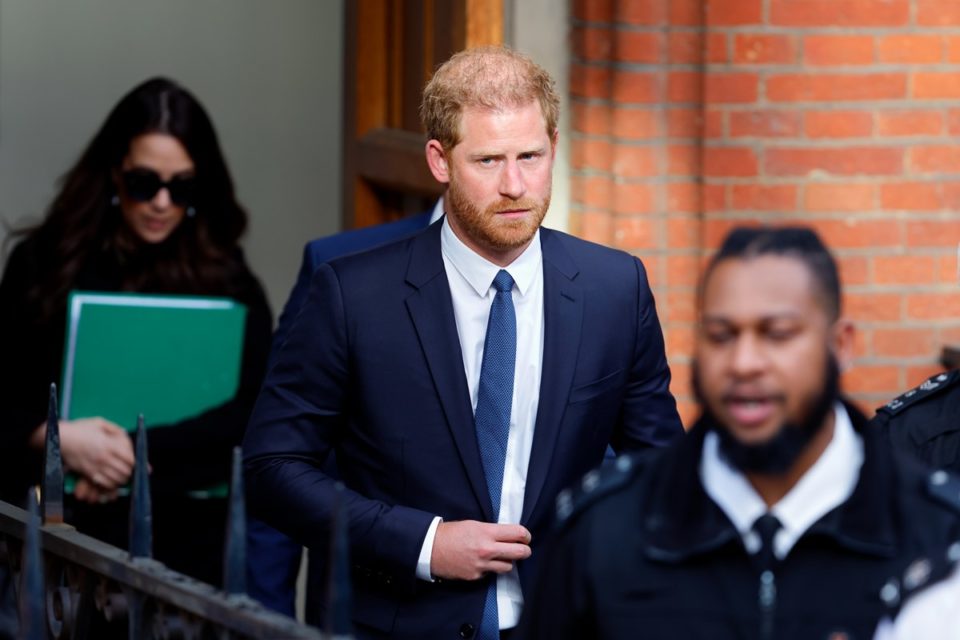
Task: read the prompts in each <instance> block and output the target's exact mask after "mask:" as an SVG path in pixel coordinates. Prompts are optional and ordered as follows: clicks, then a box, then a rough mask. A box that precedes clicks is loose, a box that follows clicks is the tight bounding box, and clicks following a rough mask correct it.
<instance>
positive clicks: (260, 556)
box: [247, 212, 431, 624]
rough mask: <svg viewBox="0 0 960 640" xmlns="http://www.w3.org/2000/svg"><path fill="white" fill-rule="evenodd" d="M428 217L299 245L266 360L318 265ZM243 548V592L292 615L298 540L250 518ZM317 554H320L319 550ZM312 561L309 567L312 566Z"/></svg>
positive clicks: (311, 619)
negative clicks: (295, 268)
mask: <svg viewBox="0 0 960 640" xmlns="http://www.w3.org/2000/svg"><path fill="white" fill-rule="evenodd" d="M430 216H431V212H427V213H423V214H420V215H416V216H410V217H407V218H403V219H401V220H397V221H395V222H387V223H384V224H378V225H376V226H373V227H364V228H362V229H351V230H350V231H343V232H341V233H336V234H334V235H331V236H327V237H325V238H318V239H316V240H311V241H310V242H308V243H307V244H306V246H305V247H304V248H303V260H302V262H301V263H300V272H299V273H298V274H297V281H296V284H295V285H294V287H293V290H292V291H291V292H290V297H289V298H287V303H286V304H285V305H284V307H283V312H282V313H281V314H280V320H279V322H278V323H277V329H276V331H275V332H274V334H273V351H272V353H271V359H272V358H273V357H274V355H275V354H276V353H277V351H278V350H279V348H280V345H281V344H283V341H284V340H285V339H286V336H287V333H288V332H289V331H290V325H292V324H293V320H294V318H296V317H297V314H298V313H299V311H300V307H301V306H302V305H303V301H304V299H305V298H306V297H307V291H308V290H309V289H310V279H311V278H312V277H313V272H314V271H316V269H317V267H318V266H320V265H321V264H323V263H324V262H326V261H328V260H331V259H333V258H338V257H340V256H344V255H348V254H351V253H356V252H358V251H364V250H366V249H372V248H373V247H376V246H379V245H381V244H384V243H387V242H391V241H393V240H398V239H400V238H403V237H406V236H409V235H411V234H413V233H416V232H418V231H422V230H423V229H425V228H426V227H427V225H429V224H430ZM333 467H334V465H333V462H332V460H331V461H330V464H329V465H328V467H327V468H328V470H329V469H332V468H333ZM247 549H248V552H249V553H248V554H247V566H248V572H247V592H248V594H249V595H250V596H251V597H253V598H255V599H257V600H259V601H260V602H261V603H263V604H264V605H266V606H267V607H270V608H271V609H273V610H275V611H278V612H280V613H283V614H286V615H288V616H291V617H293V615H294V613H295V608H294V601H295V596H296V580H297V572H298V570H299V568H300V555H301V547H300V544H299V543H297V542H294V541H293V540H291V539H290V538H288V537H287V536H285V535H283V534H282V533H280V532H279V531H277V530H276V529H273V528H272V527H269V526H267V525H265V524H264V523H262V522H260V521H259V520H256V519H254V518H251V519H250V520H249V522H248V526H247ZM319 555H320V556H323V555H324V554H323V552H322V551H321V552H320V553H319ZM312 564H313V563H311V569H313V567H312ZM317 571H318V573H319V574H320V575H312V574H311V575H310V577H309V579H308V582H307V587H308V588H307V604H308V608H307V615H306V620H307V622H308V623H310V624H314V623H317V622H319V619H318V618H317V615H318V614H319V612H318V611H315V610H314V609H315V608H316V607H317V606H318V605H317V598H318V597H319V596H320V595H321V594H318V593H315V592H316V586H318V585H322V583H323V581H324V576H323V575H322V573H323V571H322V566H321V567H319V568H318V570H317Z"/></svg>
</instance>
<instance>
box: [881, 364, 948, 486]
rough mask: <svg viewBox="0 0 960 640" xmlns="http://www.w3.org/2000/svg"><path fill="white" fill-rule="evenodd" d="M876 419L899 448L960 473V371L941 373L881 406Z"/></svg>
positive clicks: (930, 462)
mask: <svg viewBox="0 0 960 640" xmlns="http://www.w3.org/2000/svg"><path fill="white" fill-rule="evenodd" d="M873 423H874V424H876V425H878V426H879V427H881V428H882V430H883V431H884V433H885V434H886V435H887V438H889V440H890V443H891V444H892V445H893V446H894V448H895V449H898V450H900V451H908V452H910V453H912V454H913V455H915V456H917V457H918V458H919V459H920V460H922V461H923V462H925V463H926V464H928V465H930V466H931V467H934V468H937V469H949V470H950V471H953V472H954V473H960V371H950V372H948V373H940V374H937V375H935V376H932V377H930V378H929V379H927V380H924V382H923V383H922V384H921V385H920V386H918V387H916V388H914V389H911V390H910V391H907V392H906V393H904V394H902V395H900V396H897V397H896V398H894V399H893V400H891V401H890V402H888V403H887V404H885V405H883V406H882V407H880V408H879V409H877V415H876V416H875V417H874V418H873Z"/></svg>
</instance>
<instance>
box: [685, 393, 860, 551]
mask: <svg viewBox="0 0 960 640" xmlns="http://www.w3.org/2000/svg"><path fill="white" fill-rule="evenodd" d="M862 465H863V439H862V438H861V437H860V436H859V434H857V432H856V431H854V429H853V424H852V423H851V422H850V416H849V414H847V410H846V409H845V408H844V407H843V405H842V404H840V403H839V402H838V403H837V404H836V405H835V407H834V423H833V437H832V438H831V440H830V443H829V444H828V445H827V448H826V449H825V450H824V451H823V453H822V454H820V457H819V458H817V461H816V462H814V464H813V466H812V467H810V469H808V470H807V472H806V473H805V474H803V477H802V478H800V480H799V481H798V482H797V483H796V484H795V485H794V486H793V487H792V488H791V489H790V491H789V492H787V495H785V496H784V497H783V498H782V499H781V500H780V501H779V502H777V503H776V504H775V505H773V508H772V509H770V511H771V513H773V515H775V516H776V517H777V519H778V520H779V521H780V524H781V525H782V528H781V529H780V530H779V531H778V532H777V535H776V538H775V539H774V547H775V552H776V554H777V557H778V558H781V559H782V558H784V557H786V555H787V554H788V553H789V552H790V549H792V548H793V545H794V544H796V542H797V540H799V539H800V538H801V536H803V534H804V533H805V532H806V531H807V529H809V528H810V527H811V526H812V525H813V524H814V523H815V522H816V521H817V520H819V519H820V518H822V517H823V516H824V515H826V514H827V513H828V512H830V511H832V510H833V509H835V508H836V507H838V506H840V505H841V504H843V503H844V502H846V501H847V500H848V499H849V498H850V496H851V495H853V490H854V488H855V487H856V485H857V481H858V480H859V478H860V467H861V466H862ZM700 480H701V482H702V483H703V488H704V490H705V491H706V492H707V495H709V496H710V497H711V498H712V499H713V501H714V502H715V503H717V505H718V506H719V507H720V509H721V510H722V511H723V512H724V513H725V514H726V515H727V517H728V518H729V519H730V521H731V522H732V523H733V525H734V526H735V527H736V528H737V531H738V532H739V533H740V536H741V538H742V539H743V543H744V546H745V547H746V549H747V551H748V552H749V553H755V552H756V551H757V550H758V549H759V546H760V542H759V538H758V536H757V535H756V533H754V532H753V530H752V527H753V523H754V522H755V521H756V520H757V518H759V517H760V516H762V515H763V514H764V513H766V511H767V507H766V504H765V503H764V501H763V499H762V498H761V497H760V495H759V494H758V493H757V492H756V490H755V489H754V488H753V486H752V485H751V484H750V482H749V481H748V480H747V478H746V476H744V475H743V473H741V472H740V471H739V470H738V469H736V468H734V467H732V466H730V464H729V463H728V462H727V461H726V460H725V459H724V458H723V457H722V456H721V455H720V438H719V436H718V435H717V434H716V433H714V432H710V433H708V434H706V436H705V437H704V441H703V455H702V456H701V458H700Z"/></svg>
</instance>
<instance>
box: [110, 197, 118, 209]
mask: <svg viewBox="0 0 960 640" xmlns="http://www.w3.org/2000/svg"><path fill="white" fill-rule="evenodd" d="M110 205H111V206H114V207H119V206H120V196H118V195H117V194H113V197H112V198H110Z"/></svg>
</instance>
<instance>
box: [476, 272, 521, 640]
mask: <svg viewBox="0 0 960 640" xmlns="http://www.w3.org/2000/svg"><path fill="white" fill-rule="evenodd" d="M493 287H494V288H495V289H496V290H497V293H496V295H495V296H494V298H493V303H492V304H491V305H490V319H489V320H488V321H487V336H486V338H485V339H484V341H483V361H482V362H481V364H480V386H479V388H478V390H477V409H476V411H475V413H474V416H473V420H474V425H475V427H476V430H477V443H478V444H479V445H480V459H481V461H482V462H483V473H484V475H485V476H486V478H487V490H488V491H489V492H490V502H491V504H493V515H494V518H496V517H497V516H498V514H499V513H500V492H501V489H502V488H503V466H504V463H505V462H506V458H507V437H508V435H509V433H510V407H511V405H512V404H513V374H514V369H515V364H516V359H517V316H516V314H515V313H514V310H513V296H512V293H511V292H512V290H513V278H511V277H510V274H509V273H507V272H506V271H503V270H502V269H501V270H500V272H499V273H497V275H496V277H495V278H494V279H493ZM477 637H478V639H479V640H498V639H499V637H500V622H499V616H498V613H497V581H496V580H494V581H493V582H492V583H491V584H490V587H489V589H487V598H486V601H485V602H484V603H483V617H482V618H481V620H480V632H479V633H478V634H477Z"/></svg>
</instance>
